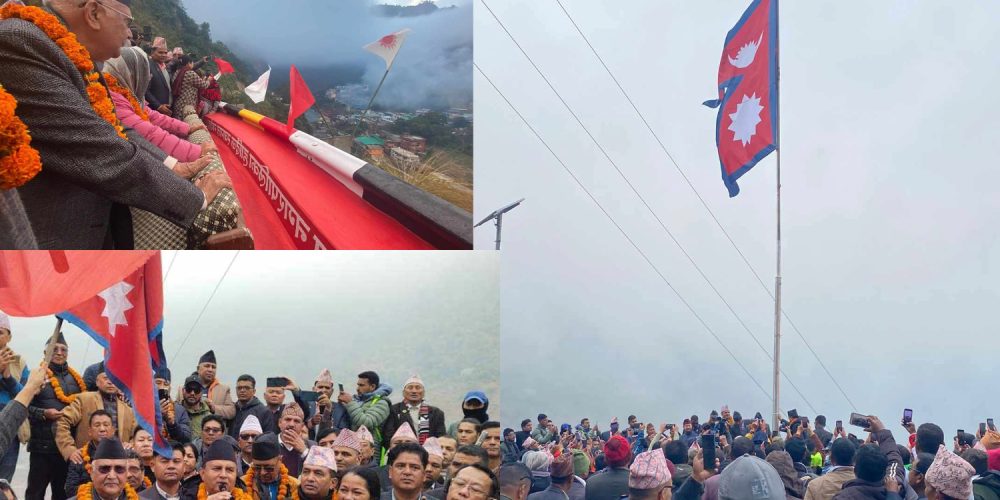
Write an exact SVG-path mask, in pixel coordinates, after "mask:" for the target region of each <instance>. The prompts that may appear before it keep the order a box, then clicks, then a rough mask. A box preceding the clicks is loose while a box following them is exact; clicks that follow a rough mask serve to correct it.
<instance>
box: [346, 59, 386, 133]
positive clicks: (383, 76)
mask: <svg viewBox="0 0 1000 500" xmlns="http://www.w3.org/2000/svg"><path fill="white" fill-rule="evenodd" d="M392 62H396V61H395V59H393V61H392ZM390 69H392V65H391V64H390V65H389V67H388V68H386V69H385V74H384V75H382V80H380V81H379V82H378V87H375V93H374V94H372V98H371V99H370V100H369V101H368V107H366V108H365V111H364V113H361V118H358V123H357V125H355V126H354V132H351V137H354V135H355V134H357V133H358V128H360V127H361V122H363V121H364V119H365V116H367V115H368V111H369V110H370V109H372V103H373V102H375V96H377V95H378V91H379V90H382V84H383V83H385V77H387V76H389V70H390Z"/></svg>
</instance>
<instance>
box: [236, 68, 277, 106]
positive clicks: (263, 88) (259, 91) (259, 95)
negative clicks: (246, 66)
mask: <svg viewBox="0 0 1000 500" xmlns="http://www.w3.org/2000/svg"><path fill="white" fill-rule="evenodd" d="M270 79H271V67H270V66H268V67H267V71H265V72H264V74H263V75H260V78H258V79H257V81H256V82H253V83H251V84H250V85H247V88H246V89H244V90H243V91H244V92H246V93H247V95H248V96H250V100H251V101H253V102H254V104H260V103H262V102H264V99H265V98H266V97H267V82H268V80H270Z"/></svg>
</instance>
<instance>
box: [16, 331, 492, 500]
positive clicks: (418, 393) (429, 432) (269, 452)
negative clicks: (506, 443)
mask: <svg viewBox="0 0 1000 500" xmlns="http://www.w3.org/2000/svg"><path fill="white" fill-rule="evenodd" d="M11 335H12V333H11V325H10V321H9V319H7V317H6V316H3V315H2V313H0V406H3V409H2V411H0V453H2V455H0V489H5V490H6V491H5V493H6V494H7V498H18V496H17V494H16V492H13V491H11V489H10V483H9V482H10V480H11V478H12V476H13V474H14V472H15V469H16V467H17V458H18V454H19V453H20V445H21V443H26V444H27V453H28V454H29V457H28V458H29V460H28V463H29V465H28V467H29V470H28V485H27V490H26V491H25V492H23V494H24V497H25V498H28V499H38V500H41V499H43V498H52V499H65V498H78V499H80V500H85V499H86V500H91V499H97V498H100V499H102V500H113V499H129V500H134V499H136V498H142V499H146V500H177V499H182V500H188V499H192V500H193V499H204V498H209V499H212V500H226V499H229V498H248V499H249V498H252V499H254V500H285V499H303V500H304V499H311V500H318V499H331V498H332V499H340V500H373V499H387V500H417V499H435V500H457V499H479V500H486V499H496V498H498V496H499V481H498V479H497V476H496V473H497V471H498V470H499V468H500V465H501V454H500V448H501V446H500V445H501V436H500V423H499V422H496V421H491V420H489V414H488V410H489V399H488V398H487V396H486V394H485V393H483V392H481V391H470V392H468V393H467V394H466V395H465V397H464V398H463V400H462V412H463V415H462V418H461V419H454V420H455V421H451V422H449V418H448V416H447V415H446V414H445V412H444V411H443V410H441V409H440V408H438V407H435V406H432V405H431V404H430V403H429V402H428V400H427V399H426V392H427V388H426V387H425V385H424V382H423V381H422V380H421V379H420V378H419V377H418V376H416V375H414V376H412V377H410V378H409V379H407V380H406V381H405V382H404V383H403V385H402V387H403V389H402V397H401V400H400V401H398V402H394V401H393V397H392V395H393V388H392V387H391V386H390V385H389V384H387V383H386V382H385V381H383V380H382V379H381V378H380V377H379V375H378V374H377V373H376V372H374V371H363V372H361V373H360V374H358V375H357V378H356V381H355V382H354V384H353V386H352V387H348V388H345V387H344V384H342V383H337V384H335V383H334V379H333V376H332V374H331V372H330V371H329V370H327V369H324V370H323V371H322V372H321V373H320V374H319V375H318V376H317V377H316V379H315V381H313V383H312V386H311V387H310V388H309V390H306V389H304V388H301V387H299V386H298V385H297V384H296V383H295V381H294V380H292V379H291V378H289V377H285V376H273V377H267V378H266V379H265V384H264V385H265V387H264V388H263V392H262V393H260V394H261V396H262V398H263V400H261V399H258V394H259V392H258V385H257V379H256V378H255V377H254V376H253V375H250V374H242V375H239V376H238V377H236V378H235V385H234V387H233V388H232V389H231V388H230V386H229V385H227V384H226V383H224V382H223V381H222V379H221V377H220V376H219V375H218V372H217V370H218V369H219V366H218V364H217V360H216V357H215V353H214V352H213V351H209V352H207V353H205V354H204V355H202V356H201V358H200V359H199V360H198V363H197V366H196V367H195V370H194V372H193V373H191V375H190V376H188V377H186V378H184V380H183V382H182V383H181V384H178V385H180V387H178V388H177V390H176V392H172V391H171V389H172V386H173V378H172V376H171V372H170V370H167V369H162V370H157V371H156V372H155V374H154V377H155V383H156V386H157V389H158V392H159V397H160V413H161V415H162V419H163V423H164V426H163V428H162V437H163V438H164V439H163V441H165V442H167V443H169V447H170V452H169V453H163V450H162V449H161V450H160V451H159V452H158V451H156V450H154V448H155V446H154V442H155V441H156V440H155V439H154V436H152V435H151V434H150V433H149V432H148V431H147V430H146V429H145V428H144V427H142V426H140V425H138V422H137V418H136V415H135V413H134V412H133V409H132V406H131V404H130V402H129V401H128V400H127V398H125V397H124V396H123V393H122V391H121V390H120V388H119V387H117V386H116V385H115V383H114V382H113V381H112V380H111V378H109V376H108V374H107V373H105V370H104V365H103V362H101V363H97V364H94V365H91V366H88V367H87V368H86V369H84V370H83V372H82V373H81V372H79V371H77V370H76V369H74V368H72V367H71V365H70V362H69V360H70V356H69V352H70V351H69V346H68V345H67V343H66V340H65V338H64V337H63V335H62V334H61V333H60V334H58V335H57V336H55V337H54V339H50V340H49V342H48V343H46V351H48V352H50V353H51V354H50V355H51V358H50V362H49V363H48V364H47V365H46V364H44V363H43V364H42V365H39V366H38V367H37V368H35V367H30V368H29V367H28V366H26V365H25V363H24V361H23V358H22V357H21V356H20V355H18V354H16V353H14V352H13V351H12V350H11V348H10V346H9V342H10V339H11ZM41 347H42V346H39V348H41ZM351 389H353V391H351V392H348V391H350V390H351ZM288 395H291V401H290V402H287V403H286V402H285V400H286V397H287V396H288Z"/></svg>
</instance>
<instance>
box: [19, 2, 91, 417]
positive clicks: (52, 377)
mask: <svg viewBox="0 0 1000 500" xmlns="http://www.w3.org/2000/svg"><path fill="white" fill-rule="evenodd" d="M8 5H9V4H8ZM66 369H67V370H68V371H69V374H70V375H72V376H73V378H74V379H75V380H76V386H77V387H79V388H80V390H81V391H83V390H84V389H86V388H87V384H86V383H84V382H83V377H81V376H80V374H79V373H77V372H76V370H74V369H72V368H70V367H69V366H67V367H66ZM47 370H48V369H47ZM48 373H49V383H50V384H52V390H53V391H55V393H56V399H58V400H59V401H62V402H63V403H65V404H68V405H69V404H73V401H75V400H76V394H71V395H69V396H67V395H66V393H65V392H63V388H62V385H60V384H59V379H58V378H56V374H55V373H52V370H48Z"/></svg>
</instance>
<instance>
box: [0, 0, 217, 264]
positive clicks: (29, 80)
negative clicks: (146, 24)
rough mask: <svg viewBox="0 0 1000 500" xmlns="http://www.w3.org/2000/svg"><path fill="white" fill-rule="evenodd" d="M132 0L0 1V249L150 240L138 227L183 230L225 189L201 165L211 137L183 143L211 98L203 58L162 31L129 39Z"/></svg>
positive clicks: (212, 153)
mask: <svg viewBox="0 0 1000 500" xmlns="http://www.w3.org/2000/svg"><path fill="white" fill-rule="evenodd" d="M130 4H131V1H130V0H86V1H83V2H80V1H78V0H45V2H44V6H43V7H33V6H25V5H23V4H22V3H21V2H19V1H17V0H10V1H8V2H6V3H5V4H4V5H3V7H2V8H0V67H3V71H0V103H3V102H4V99H7V100H9V101H10V102H11V103H12V104H13V108H12V109H11V110H9V111H11V113H6V112H0V139H2V140H0V167H2V168H0V206H2V207H3V210H0V248H7V249H22V248H48V249H129V248H134V247H136V241H137V240H139V241H149V240H152V241H154V242H155V241H156V239H155V238H151V237H147V238H145V239H143V238H140V235H137V234H136V232H141V231H153V232H156V231H163V230H162V229H157V228H158V227H162V226H165V225H169V227H171V228H181V229H190V228H191V227H192V226H193V224H194V223H195V220H196V218H197V217H199V215H202V214H203V212H204V211H206V210H207V209H208V208H209V206H210V205H211V204H212V202H213V201H214V200H215V199H216V198H217V197H218V196H219V194H220V193H221V192H223V191H224V190H226V189H231V188H232V182H231V180H230V179H229V177H228V176H227V175H226V173H225V172H224V170H222V169H221V168H220V169H208V170H206V167H207V166H208V165H209V164H210V163H211V162H212V161H213V159H214V160H216V161H217V160H218V156H217V155H218V153H217V150H216V147H215V145H214V144H212V142H211V141H210V140H206V141H203V142H202V143H200V144H196V143H194V142H193V141H192V135H193V134H194V133H195V132H197V131H198V130H199V129H204V125H203V124H201V122H200V120H198V119H197V118H198V116H199V115H204V114H205V113H208V112H211V111H213V110H214V109H215V108H216V107H217V104H218V102H219V100H221V95H220V93H219V86H218V82H216V81H215V79H214V78H213V77H211V76H209V75H205V76H203V75H202V74H200V73H199V68H200V67H201V66H202V65H204V64H205V63H206V62H207V60H208V58H207V57H203V58H201V59H200V60H198V61H195V60H193V59H192V58H191V57H190V56H189V55H185V54H184V51H183V49H181V48H175V49H173V50H172V51H170V50H168V49H167V41H166V40H164V39H163V38H156V39H155V40H154V41H153V42H152V43H148V44H142V46H141V47H133V46H132V45H133V41H132V39H133V38H134V37H135V36H136V32H135V31H134V30H133V29H132V28H131V23H132V22H133V19H132V14H131V5H130ZM135 43H139V42H138V41H136V42H135ZM0 111H2V110H0ZM7 122H10V123H7ZM192 123H197V124H196V125H192ZM9 131H16V133H15V132H11V133H9V134H8V135H7V136H6V137H5V135H4V134H5V133H7V132H9ZM11 137H14V139H13V142H12V143H10V144H8V143H7V142H10V141H11V139H10V138H11ZM28 152H31V153H32V154H28ZM136 210H141V211H143V212H145V213H148V214H150V216H152V217H155V218H156V223H155V224H152V225H150V224H137V223H135V222H134V220H133V218H135V217H137V216H136V215H135V211H136ZM156 248H159V247H156ZM183 248H184V247H180V249H183Z"/></svg>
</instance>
